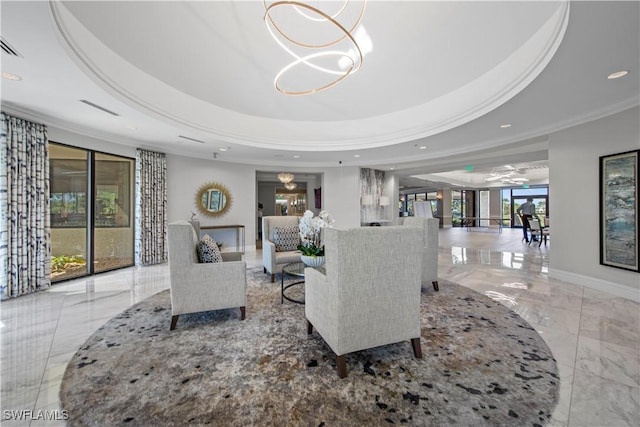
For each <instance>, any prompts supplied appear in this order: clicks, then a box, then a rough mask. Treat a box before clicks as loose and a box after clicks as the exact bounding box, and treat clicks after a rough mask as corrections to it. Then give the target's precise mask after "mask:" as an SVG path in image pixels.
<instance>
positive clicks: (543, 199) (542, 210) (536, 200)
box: [511, 196, 549, 228]
mask: <svg viewBox="0 0 640 427" xmlns="http://www.w3.org/2000/svg"><path fill="white" fill-rule="evenodd" d="M530 197H533V204H534V205H536V215H538V217H539V218H540V220H541V224H544V221H545V218H546V217H547V216H548V213H547V205H548V200H549V198H548V196H530ZM526 201H527V197H524V196H513V198H512V199H511V203H512V205H511V206H512V208H511V212H512V215H513V216H512V224H513V225H514V227H516V228H522V220H521V219H520V215H518V213H517V210H518V208H519V207H520V206H521V205H522V204H524V203H525V202H526Z"/></svg>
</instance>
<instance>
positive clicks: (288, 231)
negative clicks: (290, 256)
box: [273, 225, 300, 252]
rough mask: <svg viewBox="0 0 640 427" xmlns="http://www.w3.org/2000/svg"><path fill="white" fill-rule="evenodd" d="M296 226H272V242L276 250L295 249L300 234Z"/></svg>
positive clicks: (298, 242)
mask: <svg viewBox="0 0 640 427" xmlns="http://www.w3.org/2000/svg"><path fill="white" fill-rule="evenodd" d="M299 231H300V230H299V229H298V226H297V225H295V226H291V227H274V229H273V244H274V245H275V246H276V252H287V251H295V250H296V249H297V248H298V245H299V244H300V234H299Z"/></svg>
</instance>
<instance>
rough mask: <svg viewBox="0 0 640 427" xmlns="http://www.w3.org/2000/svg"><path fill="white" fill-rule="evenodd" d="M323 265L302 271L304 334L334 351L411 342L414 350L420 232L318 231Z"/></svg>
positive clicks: (339, 360) (341, 355)
mask: <svg viewBox="0 0 640 427" xmlns="http://www.w3.org/2000/svg"><path fill="white" fill-rule="evenodd" d="M324 243H325V259H326V262H325V269H324V272H323V271H321V270H316V269H312V268H306V269H305V315H306V318H307V332H308V333H309V334H311V333H312V332H313V328H315V329H316V330H317V331H318V333H319V334H320V335H321V336H322V338H323V339H324V340H325V342H326V343H327V344H328V345H329V347H331V350H333V352H334V353H335V354H336V365H337V370H338V376H339V377H340V378H344V377H345V376H346V375H347V370H346V360H345V354H347V353H351V352H354V351H359V350H364V349H367V348H372V347H377V346H381V345H386V344H391V343H396V342H400V341H404V340H411V343H412V346H413V351H414V355H415V356H416V357H417V358H420V357H422V351H421V348H420V293H421V271H422V255H421V254H422V251H421V249H422V247H423V245H424V243H423V233H422V232H421V230H420V229H419V228H417V227H410V226H390V227H361V228H354V229H349V230H337V229H330V228H326V229H324Z"/></svg>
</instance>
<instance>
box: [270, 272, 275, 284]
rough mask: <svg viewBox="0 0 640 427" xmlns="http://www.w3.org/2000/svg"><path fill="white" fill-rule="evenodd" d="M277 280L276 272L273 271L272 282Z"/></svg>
mask: <svg viewBox="0 0 640 427" xmlns="http://www.w3.org/2000/svg"><path fill="white" fill-rule="evenodd" d="M275 281H276V275H275V273H271V283H273V282H275Z"/></svg>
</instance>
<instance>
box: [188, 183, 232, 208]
mask: <svg viewBox="0 0 640 427" xmlns="http://www.w3.org/2000/svg"><path fill="white" fill-rule="evenodd" d="M196 205H197V206H198V209H200V212H202V213H203V214H205V215H208V216H217V215H222V214H223V213H225V212H226V211H227V209H229V206H231V194H230V193H229V190H227V187H225V186H224V185H222V184H220V183H218V182H208V183H206V184H204V185H203V186H202V187H200V190H198V194H196Z"/></svg>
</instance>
